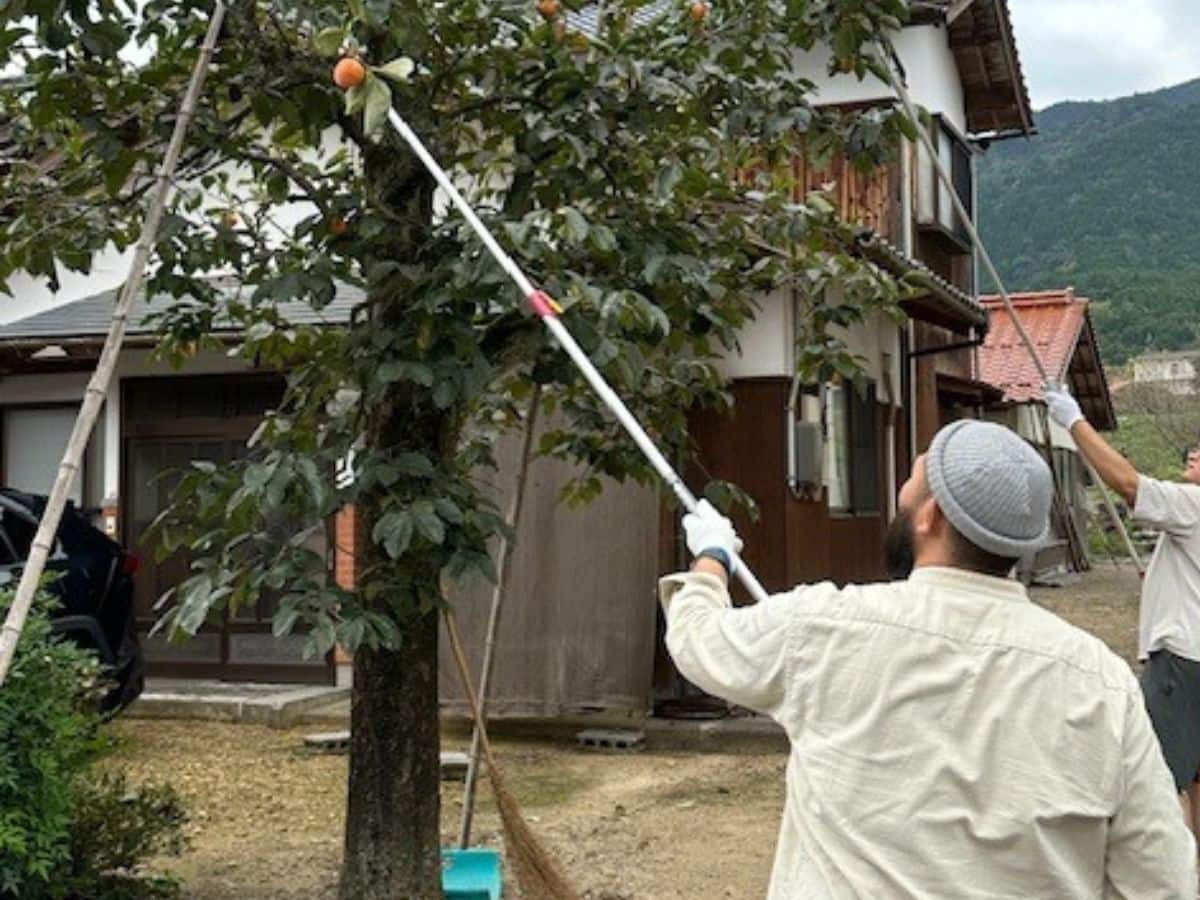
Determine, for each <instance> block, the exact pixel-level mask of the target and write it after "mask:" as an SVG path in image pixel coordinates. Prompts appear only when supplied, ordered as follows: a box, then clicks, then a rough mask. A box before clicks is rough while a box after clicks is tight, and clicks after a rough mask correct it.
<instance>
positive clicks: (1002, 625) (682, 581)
mask: <svg viewBox="0 0 1200 900" xmlns="http://www.w3.org/2000/svg"><path fill="white" fill-rule="evenodd" d="M1052 499H1053V484H1052V478H1051V474H1050V471H1049V469H1048V467H1047V466H1046V464H1045V462H1044V461H1043V460H1042V458H1041V456H1039V455H1038V453H1037V452H1036V451H1035V450H1034V449H1033V448H1032V447H1030V446H1029V444H1027V443H1026V442H1025V441H1024V440H1022V439H1021V438H1020V437H1018V436H1017V435H1016V434H1014V433H1013V432H1011V431H1009V430H1007V429H1005V428H1002V427H1001V426H999V425H994V424H989V423H984V422H977V421H961V422H956V423H954V424H952V425H949V426H947V427H946V428H944V429H942V430H941V431H940V432H939V433H938V434H937V436H936V437H935V438H934V440H933V442H932V444H931V445H930V447H929V450H928V452H927V453H925V454H924V455H923V456H921V457H920V458H918V459H917V460H916V462H915V464H914V466H913V471H912V477H911V478H909V480H908V481H907V482H906V483H905V485H904V486H903V488H902V489H901V491H900V494H899V504H898V506H899V509H898V514H897V516H896V519H895V520H894V522H893V523H892V526H891V530H890V533H889V535H888V539H887V542H886V544H887V546H886V553H887V556H888V563H889V567H890V568H891V569H892V573H893V577H895V578H897V579H898V580H896V581H893V582H890V583H885V584H873V585H849V586H846V587H842V588H838V587H836V586H835V585H833V584H830V583H822V584H814V585H803V586H800V587H797V588H795V589H794V590H792V591H790V592H788V593H785V594H779V595H776V596H773V597H771V598H770V599H769V600H768V601H767V602H766V603H762V604H759V605H756V606H749V607H742V608H734V607H733V606H732V604H731V603H730V598H729V592H728V580H729V577H730V575H731V574H732V572H731V571H730V569H731V566H732V565H733V560H734V558H735V554H736V553H737V552H738V551H740V549H741V546H742V542H741V540H740V539H739V538H738V536H737V534H736V533H735V531H734V529H733V526H732V524H731V523H730V522H729V520H728V519H726V518H724V517H723V516H721V515H720V514H719V513H717V512H716V511H715V510H714V509H713V508H712V507H711V506H709V505H708V504H702V506H701V509H699V510H698V511H697V512H696V513H695V514H690V515H687V516H685V517H684V520H683V524H684V528H685V531H686V532H687V540H688V547H689V549H690V550H691V551H692V553H693V554H694V555H695V562H694V564H693V566H692V568H691V571H690V572H687V573H681V574H677V575H671V576H668V577H666V578H664V579H663V580H662V582H661V584H660V597H661V601H662V604H663V607H664V609H665V612H666V619H667V647H668V649H669V650H670V653H671V656H672V657H673V658H674V660H675V663H676V665H677V666H678V667H679V670H680V671H681V672H682V673H683V674H684V676H686V677H687V678H688V679H690V680H691V681H693V682H694V683H696V684H697V685H699V686H700V687H702V688H704V689H705V690H707V691H709V692H710V693H712V694H715V695H717V696H719V697H723V698H725V699H727V700H729V701H731V702H733V703H737V704H740V705H742V706H745V707H748V708H750V709H754V710H757V711H759V712H762V713H765V714H766V715H769V716H771V717H773V718H774V719H775V720H776V721H778V722H779V723H780V724H781V725H782V726H783V728H784V729H785V731H786V732H787V735H788V738H789V739H790V742H791V753H790V756H789V760H788V767H787V787H786V790H787V795H786V804H785V807H784V813H783V822H782V825H781V827H780V832H779V840H778V845H777V847H776V853H775V864H774V869H773V872H772V875H771V883H770V889H769V892H768V897H769V898H770V900H799V898H820V900H840V898H863V897H870V898H904V897H912V898H954V900H970V898H980V900H982V898H989V900H995V898H1001V897H1009V898H1022V900H1024V898H1030V897H1054V898H1056V900H1073V898H1080V900H1082V898H1089V900H1097V898H1102V897H1103V898H1107V897H1122V898H1138V900H1151V898H1163V900H1166V898H1180V897H1192V896H1195V889H1196V875H1195V861H1196V855H1195V846H1194V844H1193V842H1192V839H1191V835H1190V833H1189V832H1188V829H1187V828H1186V827H1185V826H1184V824H1183V822H1182V821H1181V818H1180V816H1179V813H1178V807H1177V806H1176V804H1175V801H1174V793H1175V792H1174V783H1173V781H1172V778H1171V774H1170V772H1169V770H1168V769H1167V766H1166V764H1165V763H1164V761H1163V757H1162V754H1161V753H1160V752H1159V748H1158V744H1157V742H1156V740H1155V737H1154V732H1153V730H1152V728H1151V725H1150V720H1149V718H1148V717H1147V715H1146V710H1145V706H1144V704H1143V702H1142V695H1141V691H1140V689H1139V687H1138V682H1137V680H1136V679H1135V678H1134V676H1133V673H1132V672H1131V671H1130V669H1129V666H1128V665H1126V664H1125V663H1124V662H1123V661H1122V660H1121V659H1120V658H1119V657H1117V656H1116V655H1115V654H1113V653H1112V652H1111V651H1109V650H1108V648H1107V647H1105V646H1104V644H1103V643H1101V642H1100V641H1099V640H1098V639H1096V638H1094V637H1092V636H1090V635H1088V634H1086V633H1084V632H1082V631H1080V630H1079V629H1077V628H1074V627H1073V626H1071V625H1069V624H1067V623H1066V622H1064V621H1062V620H1061V619H1058V618H1057V617H1055V616H1054V615H1052V614H1051V613H1049V612H1047V611H1046V610H1044V609H1042V608H1040V607H1038V606H1036V605H1034V604H1033V603H1031V602H1030V600H1029V597H1028V595H1027V594H1026V592H1025V588H1024V587H1023V586H1022V585H1021V584H1020V583H1019V582H1017V581H1014V580H1012V579H1010V578H1009V577H1008V576H1009V574H1010V573H1011V570H1012V569H1013V567H1014V566H1015V564H1016V562H1017V561H1018V559H1019V558H1021V557H1022V556H1024V555H1026V554H1029V553H1032V552H1035V551H1036V550H1037V549H1038V548H1039V547H1041V546H1042V545H1043V544H1044V543H1045V541H1046V539H1047V536H1048V529H1049V513H1050V506H1051V502H1052Z"/></svg>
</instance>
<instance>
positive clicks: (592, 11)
mask: <svg viewBox="0 0 1200 900" xmlns="http://www.w3.org/2000/svg"><path fill="white" fill-rule="evenodd" d="M619 2H620V0H607V3H589V4H588V5H587V6H585V7H583V8H582V9H580V10H578V11H574V10H570V11H568V12H567V27H568V28H574V29H576V30H577V31H581V32H583V33H584V34H586V35H588V36H589V37H595V36H596V34H597V32H598V30H599V29H598V28H597V23H598V22H599V17H600V8H601V7H602V6H605V5H607V6H608V8H609V10H611V9H613V8H614V7H616V5H617V4H618V3H619ZM678 2H679V0H648V2H647V3H646V4H645V5H644V6H641V7H639V8H638V9H636V10H634V12H633V15H632V17H631V19H630V21H631V22H633V24H635V25H648V24H649V23H651V22H653V21H654V20H655V19H657V18H658V17H659V16H661V15H663V14H664V13H665V12H667V11H668V10H669V9H670V8H671V7H672V6H677V5H678Z"/></svg>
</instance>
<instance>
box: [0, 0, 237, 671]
mask: <svg viewBox="0 0 1200 900" xmlns="http://www.w3.org/2000/svg"><path fill="white" fill-rule="evenodd" d="M224 18H225V3H224V2H223V0H216V3H215V4H214V6H213V11H212V17H211V18H210V19H209V23H208V31H207V32H206V33H205V35H204V43H203V45H202V46H201V47H200V55H199V57H198V58H197V59H196V65H195V67H194V68H193V69H192V77H191V80H190V81H189V82H188V87H187V92H186V93H185V94H184V97H183V104H182V106H181V107H180V110H179V116H178V118H177V119H176V120H175V129H174V131H173V132H172V134H171V141H170V143H169V144H168V145H167V152H166V155H165V156H164V157H163V161H162V165H161V166H160V168H159V170H158V180H157V184H156V185H155V189H154V195H153V198H152V199H151V201H150V206H149V208H148V210H147V213H146V219H145V221H144V222H143V223H142V233H141V236H140V237H139V238H138V243H137V249H136V250H135V251H134V254H133V261H132V262H131V263H130V265H129V277H128V278H127V279H126V280H125V284H124V285H123V286H122V287H121V293H120V295H119V296H118V297H117V302H116V304H114V306H113V314H112V323H111V324H110V325H109V328H108V336H107V337H106V338H105V339H104V349H103V350H102V351H101V353H100V360H99V362H98V363H97V364H96V371H95V372H93V373H92V377H91V380H90V381H88V386H87V389H86V390H85V391H84V395H83V404H82V405H81V406H80V408H79V415H78V417H76V419H75V427H74V428H73V429H72V431H71V437H70V439H69V440H68V441H67V448H66V452H65V453H64V454H63V458H62V462H61V463H60V464H59V467H58V476H57V477H56V478H55V479H54V487H53V488H52V489H51V491H50V497H49V498H48V499H47V501H46V509H45V511H44V512H43V513H42V521H41V523H40V524H39V525H38V530H37V534H35V535H34V538H33V543H32V544H31V545H30V552H29V559H28V561H27V562H26V563H25V568H24V570H23V571H22V572H21V581H20V584H18V585H17V595H16V597H15V598H13V603H12V606H11V607H9V610H8V616H7V617H6V619H5V622H4V627H3V628H2V629H0V685H3V684H4V679H5V678H6V677H7V675H8V670H9V667H10V666H11V665H12V661H13V656H14V654H15V653H16V649H17V642H18V641H19V640H20V639H21V631H22V630H23V629H24V627H25V619H26V618H27V617H28V615H29V608H30V605H31V604H32V603H33V597H34V594H35V593H37V588H38V584H39V582H40V581H41V578H42V572H43V571H45V568H46V559H47V558H48V557H49V555H50V550H51V548H52V547H53V546H54V536H55V535H56V534H57V533H58V525H59V522H60V521H61V520H62V514H63V508H64V507H65V506H66V503H67V494H68V492H69V491H70V489H71V483H72V482H73V481H74V480H75V476H76V474H77V473H78V472H79V464H80V460H82V458H83V454H84V451H85V450H86V449H87V444H88V440H89V439H90V438H91V436H92V429H93V428H94V427H95V425H96V419H97V417H98V416H99V414H100V407H101V405H102V404H103V403H104V398H105V397H106V396H107V394H108V386H109V384H110V383H111V382H112V377H113V372H114V371H116V367H117V358H118V357H119V356H120V353H121V344H122V343H123V341H124V338H125V326H126V322H127V320H128V318H129V311H130V309H131V308H132V306H133V299H134V297H136V296H137V295H138V293H139V292H140V291H141V288H142V281H143V279H144V278H145V276H146V265H147V263H148V262H149V260H150V254H151V253H152V252H153V250H154V245H155V243H156V242H157V238H158V228H159V224H160V223H161V222H162V217H163V211H164V210H165V209H166V206H167V199H168V197H169V196H170V193H171V180H172V178H173V177H174V174H175V169H176V167H177V166H178V164H179V155H180V153H181V152H182V151H183V139H184V136H185V135H186V133H187V129H188V125H189V124H191V121H192V116H193V115H194V113H195V111H196V104H197V102H198V100H199V97H200V91H201V89H202V88H203V87H204V78H205V76H206V75H207V74H208V66H209V62H210V61H211V60H212V55H213V50H214V49H215V48H216V44H217V34H218V33H219V32H220V30H221V22H222V21H223V20H224Z"/></svg>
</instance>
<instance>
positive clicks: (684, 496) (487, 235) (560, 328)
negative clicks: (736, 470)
mask: <svg viewBox="0 0 1200 900" xmlns="http://www.w3.org/2000/svg"><path fill="white" fill-rule="evenodd" d="M388 121H389V122H390V123H391V125H392V127H393V128H394V129H395V130H396V132H397V133H398V134H399V135H400V137H402V138H404V141H405V143H407V144H408V146H409V147H411V148H412V151H413V153H415V154H416V155H417V158H418V159H420V160H421V162H422V163H423V164H424V165H425V168H426V169H428V170H429V173H430V174H431V175H432V176H433V177H434V180H436V181H437V183H438V186H439V187H441V189H442V190H444V191H445V192H446V194H447V196H449V198H450V200H451V201H452V202H453V203H454V205H455V207H457V208H458V211H459V212H460V213H462V216H463V218H464V219H466V220H467V224H469V225H470V226H471V228H472V229H474V231H475V233H476V234H477V235H478V236H479V239H480V240H481V241H483V244H484V246H485V247H487V249H488V251H489V252H490V253H491V254H492V256H493V257H495V259H496V262H498V263H499V264H500V267H501V268H503V269H504V271H505V272H507V273H508V275H509V277H510V278H512V280H513V281H514V282H515V283H516V285H517V287H518V288H519V289H520V291H521V295H522V296H523V297H524V298H525V299H526V301H527V302H528V303H529V305H530V307H531V308H532V309H533V311H534V312H535V313H536V314H537V315H538V316H539V317H540V318H541V320H542V323H543V324H544V325H545V326H546V328H548V329H549V330H550V333H551V334H552V335H554V339H555V340H556V341H558V344H559V346H560V347H562V349H563V350H565V351H566V353H567V355H568V356H569V357H571V361H572V362H574V363H575V366H576V367H577V368H578V369H579V371H580V372H582V373H583V377H584V378H585V379H587V382H588V384H590V385H591V387H592V390H594V391H595V392H596V394H597V395H598V396H599V397H600V399H601V400H602V401H603V402H604V405H605V406H607V407H608V409H609V411H610V412H612V414H613V415H614V416H616V418H617V421H618V422H620V423H621V425H622V426H623V427H624V428H625V430H626V431H627V432H628V433H629V436H630V437H632V438H633V440H634V443H636V444H637V445H638V448H639V449H640V450H641V451H642V454H643V455H644V456H645V457H646V459H647V460H649V462H650V465H652V466H653V467H654V470H655V471H656V472H657V473H658V474H659V476H660V477H661V478H662V479H663V481H665V482H666V483H667V485H668V486H669V487H670V488H671V490H672V491H673V492H674V494H675V496H676V497H678V498H679V502H680V503H682V504H683V506H684V508H685V509H687V510H688V511H689V512H694V511H695V509H696V497H695V496H694V495H693V494H692V492H691V491H689V490H688V487H687V485H686V484H684V483H683V479H682V478H680V477H679V475H678V474H676V472H675V470H674V469H673V468H672V467H671V464H670V463H669V462H667V459H666V457H665V456H663V455H662V452H661V451H660V450H659V449H658V447H656V446H655V445H654V442H653V441H652V440H650V436H649V435H648V434H646V431H645V429H644V428H642V426H641V424H640V423H639V422H638V420H637V419H636V418H634V415H633V413H631V412H630V411H629V408H628V407H627V406H626V405H625V403H624V401H622V400H621V398H620V397H618V396H617V394H616V392H615V391H614V390H613V389H612V388H611V387H609V384H608V382H607V381H605V380H604V376H603V375H601V374H600V372H599V371H597V369H596V367H595V366H594V365H592V361H591V360H590V359H588V355H587V354H586V353H584V352H583V348H582V347H580V346H579V344H578V343H576V341H575V338H573V337H572V336H571V333H570V332H569V331H567V329H566V327H565V326H564V325H563V323H562V322H561V321H559V319H558V313H559V309H558V306H557V304H556V303H555V302H554V300H552V299H551V298H550V297H549V296H548V295H547V294H546V293H544V292H543V291H539V290H538V289H537V288H535V287H534V286H533V284H532V283H531V282H530V281H529V279H528V278H527V277H526V276H525V273H524V272H522V271H521V268H520V266H518V265H517V264H516V262H515V261H514V260H513V258H512V257H511V256H509V255H508V253H507V252H505V250H504V248H503V247H501V246H500V244H499V243H498V242H497V241H496V238H495V237H494V236H493V235H492V233H491V231H489V230H488V227H487V226H486V225H484V224H483V222H482V221H481V220H480V218H479V216H477V215H476V214H475V210H473V209H472V208H471V205H470V204H469V203H467V201H466V200H465V199H463V196H462V194H460V193H459V191H458V188H456V187H455V186H454V183H453V182H452V181H451V180H450V176H449V175H447V174H446V170H445V169H443V168H442V167H441V165H440V164H439V163H438V161H437V160H436V159H434V158H433V156H432V155H431V154H430V152H429V150H428V149H426V147H425V145H424V144H423V143H422V142H421V139H420V138H419V137H417V135H416V133H415V132H414V131H413V130H412V129H411V128H410V127H409V126H408V123H407V122H406V121H404V118H403V117H402V116H401V115H400V113H398V112H396V110H395V109H394V108H393V109H391V110H389V111H388ZM734 569H735V573H736V576H737V578H738V579H739V580H740V581H741V582H742V584H743V585H744V586H745V588H746V590H747V591H749V592H750V596H751V597H753V598H754V600H755V602H758V603H761V602H762V601H764V600H766V599H767V592H766V589H765V588H763V586H762V585H761V584H760V583H759V581H758V579H757V578H755V577H754V573H753V572H751V571H750V569H749V568H748V567H747V566H746V564H745V563H744V562H743V561H742V560H741V559H740V558H738V557H737V556H736V554H735V556H734Z"/></svg>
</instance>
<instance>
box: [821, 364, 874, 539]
mask: <svg viewBox="0 0 1200 900" xmlns="http://www.w3.org/2000/svg"><path fill="white" fill-rule="evenodd" d="M839 396H840V397H843V398H845V399H844V402H840V403H839V402H837V401H836V400H835V399H834V398H835V397H839ZM825 398H826V400H825V403H824V404H823V414H824V417H825V434H826V443H827V447H828V448H829V449H828V450H827V452H826V467H827V470H826V476H825V499H826V502H827V504H828V507H829V513H830V515H831V516H835V517H839V518H856V517H859V516H880V515H883V507H884V503H883V499H882V498H881V497H880V485H881V477H880V476H881V473H880V470H879V449H880V446H881V441H882V440H884V436H883V435H882V434H881V432H880V428H879V409H878V407H879V400H878V387H877V385H876V383H875V381H874V380H873V379H868V380H867V381H866V383H865V385H863V387H862V390H861V391H860V390H859V387H858V386H857V385H854V384H847V383H842V384H838V385H829V386H827V387H826V390H825ZM835 417H844V421H842V422H837V421H835ZM835 429H837V430H835ZM836 434H841V435H844V444H845V448H846V465H845V478H844V479H843V477H842V473H841V467H840V466H839V459H838V453H837V449H836V448H837V443H838V442H837V441H836V440H835V435H836ZM835 473H836V474H837V477H838V486H839V488H840V489H839V490H838V491H837V493H838V494H839V495H840V496H838V498H837V499H838V502H837V503H836V504H835V502H834V489H833V486H832V483H831V479H832V476H833V475H834V474H835ZM865 473H869V474H865Z"/></svg>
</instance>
